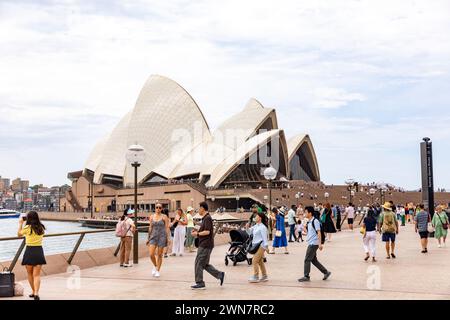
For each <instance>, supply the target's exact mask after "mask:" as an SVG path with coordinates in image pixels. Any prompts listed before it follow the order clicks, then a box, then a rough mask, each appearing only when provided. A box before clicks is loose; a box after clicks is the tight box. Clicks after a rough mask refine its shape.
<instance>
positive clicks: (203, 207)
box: [191, 202, 225, 290]
mask: <svg viewBox="0 0 450 320" xmlns="http://www.w3.org/2000/svg"><path fill="white" fill-rule="evenodd" d="M198 212H199V214H200V215H201V216H202V218H203V219H202V224H201V226H200V229H199V230H198V231H196V230H193V231H192V235H193V236H194V237H196V238H198V250H197V257H196V258H195V283H196V284H195V285H193V286H191V288H192V289H194V290H202V289H205V282H204V281H203V270H206V271H207V272H208V273H209V274H210V275H212V276H213V277H214V278H216V279H218V280H220V285H223V279H224V278H225V272H221V271H219V270H217V269H216V268H214V267H213V266H212V265H210V264H209V259H210V257H211V252H212V250H213V248H214V225H213V221H212V218H211V216H210V215H209V213H208V204H207V203H206V202H200V208H199V211H198Z"/></svg>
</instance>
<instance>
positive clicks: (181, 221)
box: [171, 209, 187, 257]
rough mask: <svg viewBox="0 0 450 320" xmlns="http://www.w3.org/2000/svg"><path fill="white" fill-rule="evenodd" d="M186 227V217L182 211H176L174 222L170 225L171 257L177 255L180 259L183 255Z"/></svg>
mask: <svg viewBox="0 0 450 320" xmlns="http://www.w3.org/2000/svg"><path fill="white" fill-rule="evenodd" d="M186 225H187V218H186V215H185V214H184V212H183V209H178V210H177V215H176V216H175V220H174V222H173V224H172V228H174V233H173V245H172V254H171V256H173V257H176V256H177V255H179V256H180V257H181V256H183V254H184V240H185V238H186Z"/></svg>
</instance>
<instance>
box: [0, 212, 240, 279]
mask: <svg viewBox="0 0 450 320" xmlns="http://www.w3.org/2000/svg"><path fill="white" fill-rule="evenodd" d="M245 222H247V220H243V219H237V220H231V221H215V222H214V229H215V230H214V237H215V236H216V234H217V233H218V232H219V231H221V230H222V228H223V225H224V224H237V225H239V227H242V226H243V225H244V224H245ZM137 230H138V231H141V230H144V231H145V230H148V226H143V227H137ZM114 231H116V229H115V228H114V229H112V228H111V229H103V230H91V231H75V232H65V233H51V234H45V235H44V238H51V237H64V236H73V235H80V237H79V238H78V240H77V242H76V244H75V247H74V248H73V250H72V252H71V254H70V256H69V259H67V264H69V265H70V264H72V261H73V258H74V257H75V254H76V253H77V252H78V249H79V248H80V245H81V242H82V241H83V239H84V237H85V235H86V234H96V233H106V232H114ZM12 240H22V243H21V244H20V246H19V249H17V252H16V254H15V256H14V259H13V260H12V261H11V264H10V265H9V268H8V270H9V271H10V272H12V271H13V269H14V267H15V266H16V264H17V261H18V260H19V258H20V255H21V254H22V251H23V249H24V248H25V237H6V238H0V242H2V241H12ZM120 245H121V243H120V242H119V245H118V246H117V248H116V250H115V251H114V256H115V257H116V256H117V254H118V253H119V250H120Z"/></svg>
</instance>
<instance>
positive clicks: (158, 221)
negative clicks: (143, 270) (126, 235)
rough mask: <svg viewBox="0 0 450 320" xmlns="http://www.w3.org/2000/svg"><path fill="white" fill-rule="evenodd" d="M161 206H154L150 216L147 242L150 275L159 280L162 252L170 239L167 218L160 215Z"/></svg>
mask: <svg viewBox="0 0 450 320" xmlns="http://www.w3.org/2000/svg"><path fill="white" fill-rule="evenodd" d="M162 209H163V208H162V205H161V204H157V205H156V212H155V214H154V215H152V216H150V221H149V224H150V226H149V229H148V241H147V244H148V246H149V253H150V260H151V261H152V263H153V270H152V275H153V276H154V277H156V278H159V276H160V275H159V272H160V270H161V265H162V260H163V251H164V248H166V247H167V243H168V239H170V228H169V225H170V222H169V218H168V217H167V216H166V215H164V214H162V213H161V211H162Z"/></svg>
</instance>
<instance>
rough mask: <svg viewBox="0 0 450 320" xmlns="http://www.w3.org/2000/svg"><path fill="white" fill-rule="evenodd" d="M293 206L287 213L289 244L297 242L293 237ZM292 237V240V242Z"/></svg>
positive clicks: (294, 222)
mask: <svg viewBox="0 0 450 320" xmlns="http://www.w3.org/2000/svg"><path fill="white" fill-rule="evenodd" d="M295 224H296V221H295V205H292V207H291V210H289V212H288V225H289V242H294V241H297V237H296V236H295ZM292 237H294V240H292Z"/></svg>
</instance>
